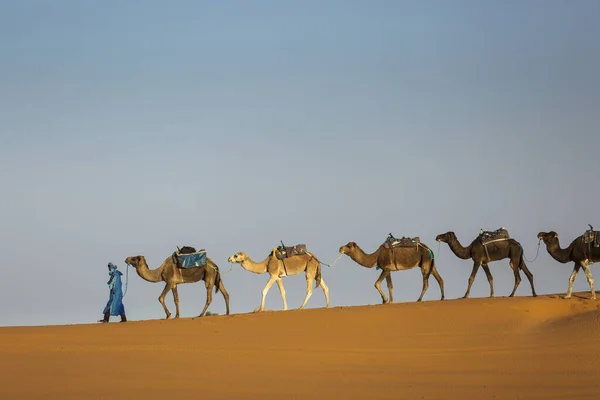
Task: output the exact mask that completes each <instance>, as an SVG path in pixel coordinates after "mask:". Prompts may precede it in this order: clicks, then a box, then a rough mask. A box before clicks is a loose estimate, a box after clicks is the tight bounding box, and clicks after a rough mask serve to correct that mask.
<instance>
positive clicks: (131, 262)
mask: <svg viewBox="0 0 600 400" xmlns="http://www.w3.org/2000/svg"><path fill="white" fill-rule="evenodd" d="M143 259H144V256H132V257H127V258H126V259H125V264H129V265H131V266H132V267H133V268H137V267H138V265H139V264H140V261H142V260H143Z"/></svg>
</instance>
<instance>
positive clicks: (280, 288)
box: [275, 278, 288, 311]
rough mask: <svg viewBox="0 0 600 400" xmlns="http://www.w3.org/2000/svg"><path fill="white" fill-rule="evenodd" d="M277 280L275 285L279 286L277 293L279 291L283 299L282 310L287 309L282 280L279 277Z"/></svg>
mask: <svg viewBox="0 0 600 400" xmlns="http://www.w3.org/2000/svg"><path fill="white" fill-rule="evenodd" d="M275 282H277V286H278V287H279V293H281V298H282V299H283V311H285V310H287V309H288V307H287V299H286V298H285V289H284V287H283V281H282V280H281V278H277V280H276V281H275Z"/></svg>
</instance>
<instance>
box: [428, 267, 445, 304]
mask: <svg viewBox="0 0 600 400" xmlns="http://www.w3.org/2000/svg"><path fill="white" fill-rule="evenodd" d="M431 275H433V277H434V278H435V280H436V281H437V283H438V285H439V286H440V291H441V292H442V298H441V299H440V300H444V298H445V296H444V280H443V279H442V277H441V275H440V273H439V272H438V270H437V268H436V267H435V265H434V266H433V267H431Z"/></svg>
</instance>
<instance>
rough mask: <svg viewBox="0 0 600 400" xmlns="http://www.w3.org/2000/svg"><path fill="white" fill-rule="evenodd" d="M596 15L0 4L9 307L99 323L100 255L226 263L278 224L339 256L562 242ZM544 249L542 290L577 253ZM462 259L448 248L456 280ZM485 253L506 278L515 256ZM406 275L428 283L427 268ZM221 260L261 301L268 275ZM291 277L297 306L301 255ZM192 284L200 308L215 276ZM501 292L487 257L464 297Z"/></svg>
mask: <svg viewBox="0 0 600 400" xmlns="http://www.w3.org/2000/svg"><path fill="white" fill-rule="evenodd" d="M599 19H600V3H598V2H596V1H585V0H580V1H572V2H569V1H553V0H547V1H541V0H540V1H533V0H530V1H512V0H508V1H476V0H471V1H458V0H457V1H443V0H440V1H433V0H431V1H334V0H331V1H312V0H307V1H302V2H290V1H288V2H283V1H223V2H216V1H183V0H182V1H177V2H170V3H168V2H164V1H151V0H148V1H116V0H113V1H104V2H100V3H99V2H94V1H68V0H64V1H33V0H19V1H16V0H6V1H3V2H1V3H0V54H1V61H0V184H1V188H2V201H1V206H0V218H1V223H0V252H1V254H2V264H1V267H2V279H1V280H0V325H30V324H62V323H81V322H90V321H95V320H97V319H99V318H100V317H101V312H102V309H103V307H104V305H105V303H106V300H107V298H108V289H107V286H106V281H107V270H106V264H107V262H108V261H112V262H114V263H116V264H118V265H119V266H120V267H121V269H122V270H123V271H124V263H123V260H124V259H125V258H126V257H127V256H130V255H138V254H142V255H144V256H146V258H147V260H148V261H149V263H150V264H151V267H156V266H158V265H159V264H160V263H161V262H162V261H163V260H164V259H165V258H166V257H167V256H168V255H169V254H170V253H171V252H172V251H173V250H174V249H175V246H176V245H192V246H195V247H198V248H206V249H207V250H208V254H209V256H210V257H211V258H213V259H214V260H215V261H216V262H217V263H218V265H219V266H220V268H221V269H222V270H223V271H227V270H228V269H229V265H228V263H227V257H228V256H229V255H231V254H233V253H235V252H237V251H240V250H244V251H246V252H247V253H248V254H249V255H250V256H251V257H253V258H254V259H255V260H261V259H262V258H264V257H265V255H266V253H267V252H268V251H269V249H271V248H272V247H274V246H275V245H277V244H278V243H279V241H280V240H283V241H284V242H285V243H286V244H295V243H306V244H307V246H308V248H309V249H310V250H312V251H313V252H314V253H315V254H316V255H317V256H318V257H319V258H321V259H322V260H324V261H326V262H330V261H332V260H334V259H335V258H336V257H337V255H338V248H339V247H340V246H341V245H342V244H345V243H346V242H348V241H351V240H352V241H356V242H358V243H359V245H361V246H362V247H363V248H364V249H365V250H367V251H373V250H375V249H376V247H377V246H378V245H379V244H380V243H381V242H382V241H383V240H384V239H385V237H386V235H387V234H388V232H392V233H394V234H395V235H396V236H420V237H421V239H422V240H423V241H424V242H425V243H428V244H430V245H431V246H433V247H434V248H435V249H436V250H437V243H435V241H434V238H435V236H436V235H437V234H438V233H442V232H446V231H448V230H453V231H455V232H456V234H457V236H458V238H459V239H460V240H461V241H462V242H464V244H467V243H469V242H470V241H471V240H472V239H473V238H474V237H475V236H476V235H477V233H478V232H479V230H480V229H482V228H483V229H488V230H491V229H496V228H498V227H500V226H506V227H507V228H508V229H509V231H510V233H511V235H512V236H513V237H515V238H516V239H517V240H519V241H520V242H521V243H522V244H523V246H524V248H525V250H526V256H527V258H529V259H531V258H533V257H534V256H535V250H536V245H537V239H536V235H537V233H538V232H539V231H540V230H556V231H557V232H558V233H559V235H560V238H561V239H562V243H563V245H565V246H566V244H568V242H569V241H570V240H572V239H573V238H574V237H575V236H576V235H579V234H581V232H582V231H583V230H584V229H585V228H586V227H587V224H588V223H591V224H595V225H597V227H598V228H600V213H599V209H598V196H600V185H598V176H599V174H600V161H599V160H598V157H597V155H598V149H599V148H600V136H599V131H598V130H599V126H600V78H599V75H598V74H599V71H600V42H598V38H599V37H600V24H598V20H599ZM542 250H543V251H542V253H541V254H540V256H539V258H538V259H537V260H536V262H535V263H533V264H530V269H531V270H532V272H533V273H534V276H535V283H536V288H537V290H538V293H553V292H564V291H565V290H566V288H567V281H568V276H569V274H570V272H571V269H572V266H571V265H561V264H558V263H557V262H555V261H554V260H552V259H551V258H550V257H549V255H548V254H547V253H546V251H545V250H544V249H542ZM471 266H472V264H471V262H470V261H463V260H459V259H457V258H456V257H455V256H454V255H453V254H452V253H450V251H449V249H448V247H447V246H446V245H443V246H442V247H441V254H440V258H439V260H438V268H439V271H440V273H441V274H442V276H443V278H444V279H445V282H446V290H447V297H448V298H456V297H460V296H462V295H463V294H464V291H465V289H466V285H467V279H468V276H469V274H470V271H471ZM130 272H131V271H130ZM592 272H595V270H592ZM492 273H493V274H494V277H495V289H496V294H497V295H508V294H509V293H510V291H511V290H512V279H513V276H512V272H511V271H510V269H509V267H508V263H507V262H504V261H502V262H496V263H494V264H493V265H492ZM595 273H596V274H597V275H598V277H599V278H600V271H598V272H595ZM392 276H393V279H394V289H395V297H396V300H397V301H403V302H404V301H414V300H416V299H417V297H418V295H419V293H420V290H421V277H420V272H419V271H418V270H417V269H414V270H411V271H405V272H396V273H394V274H393V275H392ZM323 277H324V279H325V281H326V282H327V284H328V285H329V288H330V292H331V300H332V305H334V306H342V305H358V304H377V303H379V302H380V297H379V294H378V293H377V291H376V290H375V288H374V287H373V283H374V282H375V280H376V279H377V277H378V272H377V271H375V270H368V269H365V268H362V267H360V266H358V265H357V264H355V263H354V262H352V261H351V260H350V259H348V258H346V257H344V258H343V259H341V260H340V261H339V262H338V263H337V264H335V266H334V267H332V268H328V269H325V270H324V271H323ZM129 278H130V279H129V291H128V293H127V295H126V297H125V307H126V310H127V313H128V315H129V318H130V319H133V320H136V319H150V318H162V317H163V311H162V308H161V306H160V305H159V303H158V301H157V297H158V295H159V294H160V292H161V290H162V288H163V285H162V284H151V283H148V282H145V281H143V280H142V279H141V278H139V277H138V276H137V275H135V274H131V273H130V276H129ZM223 279H224V283H225V285H226V287H227V289H228V290H229V292H230V294H231V307H232V312H248V311H251V310H253V309H254V307H255V306H257V305H258V303H259V300H260V292H261V290H262V288H263V286H264V284H265V283H266V281H267V276H266V275H262V276H261V275H253V274H251V273H249V272H246V271H244V270H242V269H241V267H240V266H238V265H234V266H233V269H232V271H231V272H230V273H228V274H226V275H224V277H223ZM523 279H525V277H524V276H523ZM284 284H285V287H286V289H287V294H288V303H289V306H290V308H296V307H298V306H299V305H300V304H301V302H302V299H303V298H304V293H305V287H306V284H305V280H304V276H295V277H289V278H286V279H285V280H284ZM384 287H385V285H384ZM575 289H576V290H586V289H587V282H586V281H585V277H584V276H583V274H581V276H579V277H578V280H577V282H576V285H575ZM179 293H180V298H181V308H182V316H185V317H189V316H194V315H197V314H198V313H199V312H200V311H201V309H202V306H203V304H204V299H205V289H204V286H203V284H201V283H200V284H195V285H182V286H180V290H179ZM488 293H489V289H488V284H487V281H486V279H485V275H484V273H483V271H480V273H479V275H478V276H477V279H476V281H475V284H474V287H473V290H472V292H471V295H472V296H473V297H481V296H487V295H488ZM517 294H518V295H530V294H531V292H530V288H529V285H528V283H527V281H526V280H524V281H523V282H522V284H521V286H520V288H519V290H518V292H517ZM438 298H439V289H438V287H437V284H436V283H435V282H434V280H433V278H432V281H431V285H430V288H429V291H428V292H427V295H426V297H425V299H426V300H436V299H438ZM167 304H168V306H169V308H171V309H172V310H174V306H173V303H172V297H171V295H169V297H168V303H167ZM324 304H325V301H324V296H323V293H322V291H321V290H320V289H318V290H315V292H314V294H313V297H312V298H311V300H310V301H309V303H308V307H322V306H324ZM281 307H282V302H281V298H280V296H279V292H278V290H277V288H276V287H273V289H272V290H271V292H270V293H269V295H268V298H267V308H269V309H281ZM211 310H212V311H215V312H219V313H222V312H224V302H223V299H222V297H221V296H220V295H217V296H215V298H214V302H213V306H212V307H211Z"/></svg>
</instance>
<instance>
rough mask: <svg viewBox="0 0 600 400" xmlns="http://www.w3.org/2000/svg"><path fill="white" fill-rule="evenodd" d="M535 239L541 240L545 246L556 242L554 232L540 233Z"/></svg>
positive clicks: (556, 236) (556, 238) (556, 237)
mask: <svg viewBox="0 0 600 400" xmlns="http://www.w3.org/2000/svg"><path fill="white" fill-rule="evenodd" d="M537 237H538V239H541V240H543V241H544V243H545V244H546V245H549V244H552V243H554V242H556V241H557V240H558V235H557V234H556V232H554V231H550V232H540V233H538V235H537Z"/></svg>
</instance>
